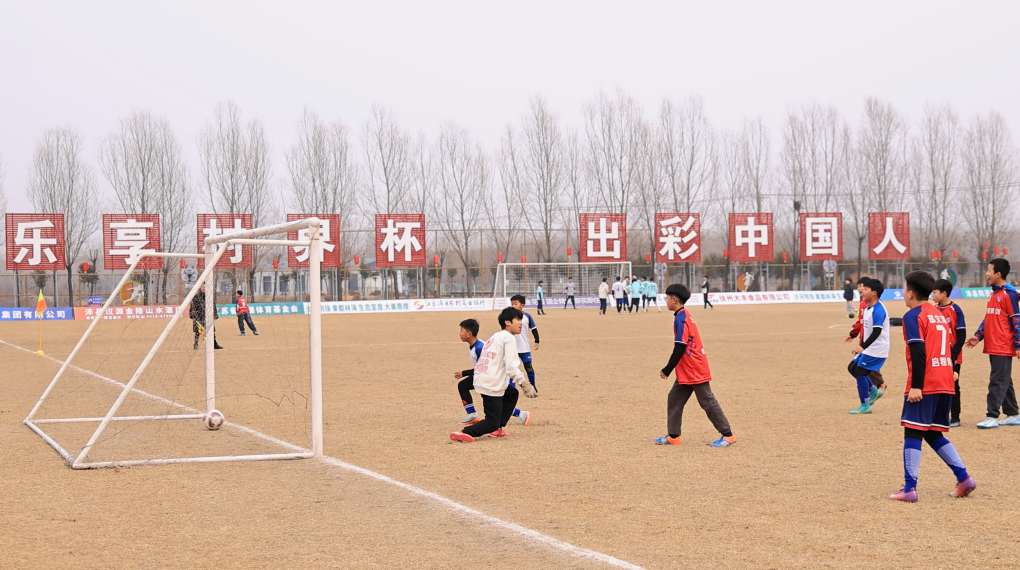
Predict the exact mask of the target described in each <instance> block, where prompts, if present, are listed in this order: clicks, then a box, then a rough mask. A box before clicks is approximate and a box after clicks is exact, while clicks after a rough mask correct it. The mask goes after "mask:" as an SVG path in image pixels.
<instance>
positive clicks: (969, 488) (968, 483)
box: [949, 477, 977, 499]
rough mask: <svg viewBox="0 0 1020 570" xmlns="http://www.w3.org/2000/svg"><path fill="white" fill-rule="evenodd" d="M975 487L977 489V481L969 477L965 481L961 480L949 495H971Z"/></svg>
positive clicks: (960, 496) (960, 497)
mask: <svg viewBox="0 0 1020 570" xmlns="http://www.w3.org/2000/svg"><path fill="white" fill-rule="evenodd" d="M974 489H977V483H975V482H974V478H973V477H967V478H966V479H964V480H963V481H960V482H959V483H957V484H956V488H955V489H953V491H952V492H951V493H949V496H951V497H956V498H958V499H962V498H963V497H966V496H967V495H970V494H971V493H972V492H973V491H974Z"/></svg>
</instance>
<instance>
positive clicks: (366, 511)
mask: <svg viewBox="0 0 1020 570" xmlns="http://www.w3.org/2000/svg"><path fill="white" fill-rule="evenodd" d="M887 306H888V307H889V308H890V312H891V313H892V315H894V316H899V315H901V314H902V313H903V312H905V311H906V308H905V307H904V306H903V305H902V303H900V302H888V303H887ZM961 306H962V307H963V309H964V311H965V313H966V314H967V317H968V323H969V325H970V330H969V331H968V332H973V330H974V328H975V327H976V325H977V323H978V321H979V317H980V316H981V315H982V314H983V312H984V302H983V301H963V302H962V303H961ZM529 312H531V313H532V314H534V311H533V310H530V309H529ZM548 312H549V315H548V316H544V317H543V316H536V319H537V320H538V325H539V331H540V333H541V339H542V343H541V348H540V349H539V350H537V351H535V352H534V363H535V369H536V371H537V384H538V387H539V391H540V394H541V396H540V397H539V398H537V399H534V400H532V399H527V398H523V397H522V398H521V400H520V403H519V406H520V407H522V408H524V409H528V410H530V411H531V412H533V414H534V419H533V421H532V423H531V425H529V426H527V427H525V426H521V425H520V424H518V423H516V422H515V421H512V422H511V424H510V425H509V426H508V431H509V432H510V434H511V435H510V437H507V438H502V439H490V438H481V439H480V440H479V441H477V442H476V443H473V444H462V443H455V442H451V441H450V440H449V437H448V436H449V433H450V432H451V431H454V430H456V429H458V427H457V423H456V422H457V421H458V420H459V419H460V418H461V417H463V415H464V410H463V408H462V407H461V405H460V400H459V398H458V396H457V390H456V381H455V380H454V379H453V377H452V374H453V372H454V371H456V370H462V369H465V368H468V367H469V365H470V361H469V359H468V353H467V346H466V345H465V344H464V343H462V342H459V341H458V338H457V331H458V322H459V321H460V320H462V319H464V318H468V317H474V318H477V319H478V320H479V321H480V322H481V324H482V332H481V334H480V336H481V337H482V338H483V339H485V338H488V336H489V335H491V334H492V333H493V332H494V331H495V330H496V329H497V328H498V325H497V324H496V316H497V313H496V312H484V313H475V314H471V313H420V314H384V315H343V316H327V317H324V318H323V319H322V327H323V345H324V357H323V368H324V372H323V383H324V407H325V453H326V455H327V456H329V458H331V459H329V460H324V461H318V460H298V461H272V462H258V463H218V464H186V465H170V466H151V467H134V468H126V469H101V470H91V471H74V470H72V469H69V468H68V467H66V466H65V465H64V463H63V461H62V460H61V459H60V458H59V456H57V454H56V453H54V451H53V449H52V448H51V447H50V446H48V445H47V444H46V443H45V442H43V441H42V440H41V439H40V438H39V437H38V436H37V435H36V434H34V433H32V432H31V431H30V430H29V429H28V428H27V427H26V426H25V425H24V424H23V423H22V419H24V417H25V416H26V415H27V413H28V411H29V410H30V409H31V407H32V406H33V405H34V404H35V402H36V400H37V399H38V397H39V395H40V394H41V393H42V391H43V389H44V388H45V386H46V385H47V383H48V382H49V381H50V379H51V378H52V377H53V375H54V373H55V372H56V370H57V368H58V367H59V361H62V360H63V359H64V358H66V356H67V354H68V353H69V352H70V350H71V348H72V347H73V345H74V343H75V342H76V341H77V340H78V338H79V337H80V335H81V333H82V332H83V331H84V329H85V327H86V325H87V323H85V322H82V321H71V322H53V323H46V325H45V326H46V330H45V339H46V347H45V348H46V351H47V356H45V357H40V356H36V355H35V354H34V350H35V348H36V347H35V343H36V342H37V340H36V335H37V330H36V329H35V327H33V326H28V325H5V326H4V327H3V328H2V329H0V341H2V342H0V362H2V363H3V373H2V378H3V383H2V384H3V388H4V396H3V398H2V400H0V434H2V439H3V442H4V445H3V450H4V451H3V460H2V461H0V477H2V479H3V481H4V482H5V487H6V489H5V492H4V499H5V500H4V507H3V509H0V534H2V536H3V539H2V544H3V547H2V548H0V568H19V567H45V568H49V567H62V566H66V567H83V568H98V567H102V568H171V567H184V566H190V565H195V566H204V567H221V568H280V567H284V566H289V567H296V568H481V567H496V566H498V567H506V568H514V569H523V568H611V567H614V565H615V566H617V567H632V566H627V564H629V565H634V566H640V567H644V568H691V567H698V568H721V567H738V568H740V567H747V568H752V567H753V568H809V567H810V568H816V567H839V568H844V567H845V568H852V567H868V568H897V569H898V568H944V567H950V568H976V567H981V568H1007V567H1015V565H1016V562H1017V559H1018V554H1017V553H1018V552H1020V533H1018V532H1017V530H1016V528H1015V525H1014V523H1013V519H1014V518H1015V515H1016V513H1017V512H1018V510H1020V475H1018V473H1020V470H1018V469H1017V468H1016V462H1017V457H1018V454H1020V428H1011V427H1001V428H999V429H996V430H988V431H979V430H977V429H975V427H974V424H975V423H976V422H977V421H979V420H980V419H982V417H983V416H984V407H985V388H986V385H987V380H988V368H989V367H988V361H987V359H986V358H985V357H984V356H983V355H981V354H980V352H979V350H980V349H975V350H966V351H965V352H964V365H963V374H962V380H961V384H962V390H963V422H964V423H963V427H962V428H958V429H954V430H952V431H951V432H950V434H949V438H950V439H951V440H952V441H953V443H954V444H955V446H956V448H957V449H958V450H959V452H960V455H961V457H962V458H963V460H964V462H965V463H966V465H967V468H968V470H969V471H970V473H971V474H972V475H973V476H974V478H975V479H976V480H977V483H978V488H977V490H976V491H975V493H974V494H973V495H972V496H971V497H969V498H967V499H952V498H950V497H949V496H948V493H949V491H950V490H951V489H952V488H953V486H954V484H955V479H954V477H953V475H952V472H951V471H950V470H949V469H948V468H947V467H946V466H945V465H944V464H943V463H942V461H941V460H940V459H939V458H938V456H937V455H936V454H935V453H934V452H932V451H931V449H930V448H928V447H927V446H926V447H925V449H924V452H923V453H924V456H923V460H922V464H921V473H920V481H919V485H918V493H919V495H920V501H919V502H918V503H916V504H906V503H899V502H894V501H890V500H888V499H887V497H888V495H889V494H891V493H893V492H895V491H896V490H898V489H899V488H900V486H901V485H902V483H903V480H902V475H903V468H902V440H903V430H902V428H900V427H899V415H900V408H901V403H902V393H903V389H904V385H905V382H906V366H905V363H904V358H903V354H904V346H903V339H902V329H900V328H895V329H893V334H892V339H893V340H892V344H893V348H892V352H891V354H890V358H889V363H888V364H887V366H886V368H885V369H884V370H883V373H884V375H885V378H886V380H887V381H888V382H889V385H890V390H889V392H887V394H886V396H885V397H884V398H882V399H881V400H879V401H878V402H877V403H876V404H875V406H874V410H875V413H874V414H872V415H870V416H851V415H848V414H847V411H848V410H850V409H852V408H854V407H856V406H857V403H858V402H857V399H856V388H855V384H854V380H853V378H851V377H850V376H849V375H848V373H847V371H846V365H847V362H849V360H850V347H849V345H846V344H844V343H843V338H844V337H845V336H846V333H847V331H848V330H849V327H850V325H851V323H852V321H850V320H849V319H847V318H846V314H845V313H844V312H843V306H842V304H827V305H766V306H749V307H720V308H717V309H716V310H715V311H708V312H703V311H702V310H701V308H700V307H692V311H691V313H692V315H693V317H694V318H695V320H696V322H697V323H698V325H699V327H700V329H701V333H702V337H703V340H704V342H705V345H706V348H707V352H708V357H709V361H710V363H711V367H712V372H713V378H714V380H713V383H712V386H713V390H714V391H715V394H716V396H717V397H718V399H719V401H720V403H721V405H722V407H723V410H724V411H725V412H726V414H727V416H728V417H729V420H730V423H731V424H732V426H733V431H734V434H735V435H736V436H737V437H738V438H739V442H738V443H737V444H736V445H735V446H733V447H730V448H722V449H714V448H710V447H709V446H708V443H709V442H711V441H712V440H714V439H715V438H717V437H718V434H716V433H715V432H714V431H713V429H712V426H711V424H710V423H709V421H708V419H707V418H706V417H705V414H704V413H703V412H702V411H701V409H700V408H699V407H698V405H697V402H696V400H694V399H693V398H692V400H691V401H690V402H689V403H688V405H687V409H686V413H685V414H684V432H683V441H684V443H683V445H682V446H680V447H672V446H657V445H654V444H653V443H652V438H654V437H657V436H661V435H663V434H664V433H665V417H666V412H665V408H666V394H667V392H668V391H669V389H670V386H671V382H672V380H662V379H660V378H659V377H658V370H659V369H660V368H662V367H663V365H664V364H665V363H666V362H667V360H668V359H669V354H670V351H671V350H672V336H671V332H672V331H671V319H670V317H671V315H670V314H669V313H668V312H667V311H665V310H664V311H663V312H662V313H656V312H655V311H654V309H653V311H652V312H649V313H640V314H638V315H628V314H624V315H622V316H618V315H617V314H616V313H615V312H611V313H610V314H608V315H606V316H605V317H599V316H598V315H597V311H596V310H594V309H588V310H576V311H575V310H566V311H564V310H562V309H556V308H553V309H548ZM276 318H279V319H287V318H294V319H297V318H299V317H276ZM122 323H123V322H120V321H110V322H108V323H107V322H104V323H102V324H103V325H104V326H110V327H118V326H125V325H123V324H122ZM256 324H258V320H256ZM218 326H219V327H220V330H221V334H220V342H221V343H222V344H223V345H224V346H225V347H226V350H222V351H218V352H217V353H216V356H217V359H218V360H217V370H218V373H220V372H219V371H224V372H223V373H224V374H228V373H229V372H227V371H230V370H234V371H239V370H244V371H245V373H246V374H250V375H251V377H252V382H255V383H257V382H258V381H259V378H260V377H261V376H262V375H269V374H272V373H273V365H272V361H273V360H272V358H279V357H286V355H279V354H278V353H279V352H280V351H279V350H274V349H273V346H272V342H273V338H272V337H271V336H270V335H262V336H259V337H252V336H248V337H245V338H238V337H236V336H234V335H235V334H236V332H234V329H233V326H232V323H231V322H230V321H229V320H227V321H226V322H224V321H223V320H221V321H220V322H219V323H218ZM270 355H271V356H272V358H270ZM298 357H299V358H305V359H307V353H305V354H300V355H298ZM256 359H257V360H256ZM253 362H259V363H266V364H252V363H253ZM227 419H228V421H230V420H231V416H229V415H228V418H227ZM195 423H196V429H201V428H200V427H197V424H198V422H197V420H196V421H195ZM202 433H203V435H212V436H217V435H220V434H223V433H226V432H216V433H208V434H207V433H206V432H202ZM296 443H299V444H305V443H304V442H296ZM351 466H357V467H360V468H363V469H365V470H370V471H371V472H373V473H375V474H380V475H383V476H385V477H388V478H390V479H389V480H384V479H382V478H379V477H374V476H371V475H369V474H366V473H364V472H359V471H357V470H354V469H352V468H351ZM396 482H400V483H403V484H406V485H411V486H414V487H415V488H416V489H408V488H407V487H404V486H400V485H397V484H395V483H396ZM417 489H421V490H424V491H428V492H431V493H434V494H436V495H438V496H440V497H442V498H445V499H447V500H448V501H442V500H439V499H438V498H437V497H435V496H427V495H425V494H423V493H422V492H420V491H418V490H417ZM454 503H456V504H454ZM458 505H459V506H463V507H468V508H469V509H473V511H472V510H466V509H463V508H460V507H459V506H458ZM478 513H482V514H484V515H487V516H488V517H489V518H484V517H482V516H480V515H479V514H478ZM497 519H498V520H497ZM513 525H519V527H523V529H530V530H531V531H534V532H533V533H527V532H523V529H521V528H519V527H516V526H513ZM569 545H573V546H575V547H578V548H580V549H587V550H589V551H592V552H591V553H588V552H582V551H578V550H572V549H570V548H569ZM594 553H601V554H603V555H606V557H604V558H599V557H597V556H593V554H594ZM922 553H923V554H924V557H923V558H921V557H920V554H922ZM584 554H588V556H583V555H584ZM609 557H612V558H609ZM620 561H625V563H623V562H620Z"/></svg>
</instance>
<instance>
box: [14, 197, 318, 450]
mask: <svg viewBox="0 0 1020 570" xmlns="http://www.w3.org/2000/svg"><path fill="white" fill-rule="evenodd" d="M319 227H320V220H319V219H318V218H314V217H312V218H306V219H303V220H298V221H293V222H287V223H284V224H277V225H273V226H266V227H261V228H255V229H251V230H242V231H237V232H231V233H228V234H222V235H219V236H215V237H210V238H208V239H206V240H205V246H204V248H203V252H202V253H200V254H196V253H142V254H140V255H139V256H138V257H137V258H136V259H135V260H134V262H133V263H132V264H131V266H130V267H129V268H128V270H127V271H126V272H125V274H124V276H123V277H122V278H121V280H120V282H119V283H118V284H117V286H116V287H115V289H114V290H113V291H112V292H111V294H110V296H109V298H108V299H107V300H106V301H105V302H104V304H103V306H102V307H101V308H99V309H98V310H97V311H96V314H95V315H94V317H93V318H92V322H90V323H89V326H88V327H87V328H86V330H85V332H84V333H83V334H82V336H81V338H80V339H79V340H78V342H77V343H76V344H75V346H74V348H73V349H72V350H71V353H70V354H69V355H68V357H67V358H66V359H65V360H64V362H63V363H62V364H61V366H60V368H59V370H58V371H57V373H56V375H55V376H54V377H53V379H52V380H51V381H50V383H49V384H48V385H47V387H46V389H45V390H44V391H43V394H42V396H41V397H40V398H39V400H38V401H37V402H36V404H35V406H34V407H33V408H32V410H31V411H30V412H29V414H28V416H27V417H26V418H25V420H24V423H25V424H26V425H27V426H28V427H29V428H30V429H32V431H34V432H36V433H37V434H38V435H39V436H40V437H42V439H43V440H44V441H46V443H48V444H50V445H51V446H52V447H53V448H54V449H55V450H56V451H57V453H58V454H60V456H61V457H63V458H64V460H65V461H66V462H67V464H68V465H69V466H71V467H72V468H74V469H89V468H98V467H114V466H131V465H143V464H149V465H154V464H170V463H186V462H217V461H246V460H247V461H257V460H270V459H298V458H310V457H321V456H322V453H323V418H322V336H321V312H320V294H321V290H320V287H321V283H320V265H321V261H320V255H321V246H322V244H321V240H320V237H319ZM304 228H308V230H309V237H308V239H307V240H287V239H259V238H263V237H266V236H273V235H277V234H287V233H288V232H294V231H297V230H300V229H304ZM242 245H259V246H285V247H295V246H300V247H307V248H309V269H308V271H309V281H310V283H309V297H310V298H309V303H308V311H307V329H308V330H307V332H308V336H307V342H308V368H307V370H308V373H307V376H308V377H307V384H306V385H305V388H303V390H305V391H307V398H306V399H307V401H308V403H309V404H310V408H311V414H310V415H311V417H310V426H308V427H307V429H299V430H298V432H302V431H304V432H307V434H308V435H309V436H310V437H309V440H308V441H306V442H305V445H307V447H304V446H299V445H293V443H291V442H288V441H286V440H281V439H278V438H275V437H272V436H268V435H265V434H262V433H261V432H258V431H256V430H254V429H251V428H248V427H245V426H243V425H241V424H237V425H236V426H235V425H233V424H230V423H227V424H225V427H228V428H229V427H235V428H236V430H237V431H238V432H240V433H243V434H248V435H252V434H256V435H258V436H260V437H261V439H263V440H265V441H266V442H268V443H270V444H273V445H276V446H277V447H279V446H282V447H284V448H285V449H287V452H258V453H226V454H205V455H203V454H201V452H199V453H198V454H197V455H194V456H178V457H174V456H164V457H148V458H141V459H120V458H118V459H113V460H109V461H102V460H96V459H93V458H92V457H90V456H91V455H92V454H93V452H94V451H95V449H96V446H97V445H99V444H101V443H105V442H106V441H112V440H114V439H115V437H116V436H115V435H109V434H108V432H109V431H110V430H111V427H110V426H111V425H114V424H117V425H118V426H119V425H150V426H151V425H152V424H153V423H155V424H157V425H156V427H155V428H149V430H148V432H147V433H146V435H145V436H137V435H136V436H135V441H140V442H141V443H142V444H144V443H147V442H152V441H154V440H155V439H156V438H157V436H162V437H163V438H164V439H167V438H168V436H167V434H168V433H169V432H170V431H171V430H168V429H166V428H165V427H164V426H165V425H166V424H165V422H168V421H173V420H194V419H201V418H203V417H204V416H205V414H206V413H207V412H209V411H211V410H213V409H215V407H216V386H217V383H216V352H215V344H216V340H215V338H216V337H215V333H216V325H215V320H216V316H217V315H216V307H215V292H214V291H213V290H212V289H214V284H215V278H214V276H215V270H216V268H217V265H218V263H219V262H220V259H221V258H222V257H223V255H224V253H225V252H226V251H227V250H228V248H229V247H230V246H242ZM150 257H157V258H171V259H172V258H181V259H187V258H193V259H197V258H202V259H203V260H204V261H205V269H204V271H203V272H202V274H201V276H200V277H199V279H198V280H197V281H196V282H195V283H194V285H193V286H192V287H191V289H190V290H189V291H188V293H187V295H186V296H185V297H184V299H182V300H181V303H180V305H179V306H175V307H174V308H173V314H172V316H171V317H170V319H169V321H168V322H167V323H166V325H165V326H164V327H163V328H162V331H161V332H160V333H159V336H158V337H157V338H156V339H155V341H154V342H153V343H152V345H151V346H150V347H149V348H148V350H147V351H146V352H145V356H144V358H143V359H142V360H141V362H140V363H139V364H138V365H137V367H136V368H134V369H133V372H130V376H128V372H129V371H130V370H131V369H130V368H121V369H120V370H119V371H118V372H119V373H120V374H119V377H118V374H109V373H107V372H106V369H112V368H115V366H114V365H113V364H111V363H110V362H111V359H113V362H114V363H116V362H117V357H116V355H115V354H114V352H115V351H114V348H116V347H115V346H111V345H110V344H109V343H104V339H103V336H102V335H100V333H99V332H98V331H99V330H100V328H101V327H102V326H103V325H102V323H104V322H106V317H107V316H109V315H111V313H110V311H112V310H113V305H114V303H115V301H116V300H117V299H119V298H120V297H119V295H118V293H119V292H120V291H121V290H122V288H123V287H124V286H125V285H126V284H128V282H129V280H130V278H131V276H132V274H133V273H134V271H135V269H136V267H137V266H138V265H139V263H141V262H142V261H143V260H145V259H147V258H150ZM207 283H209V284H213V287H210V288H209V289H210V290H209V291H208V292H206V293H202V292H201V288H202V286H203V285H205V284H207ZM196 295H206V297H205V298H206V299H209V301H210V302H205V303H204V306H205V315H204V321H205V327H204V329H202V327H200V326H199V324H198V322H197V320H196V322H195V324H194V325H192V326H188V325H186V324H184V323H182V320H183V319H184V315H185V312H186V311H188V310H189V307H190V305H191V303H192V301H193V300H194V299H195V297H196ZM167 310H168V311H169V310H170V308H169V307H168V308H167ZM118 312H119V311H118ZM135 322H137V321H135ZM127 323H128V324H124V325H122V326H123V327H129V326H131V325H130V323H131V321H127ZM292 325H293V323H288V326H292ZM107 328H115V326H114V325H108V327H107ZM150 328H151V327H150ZM153 330H154V329H153ZM200 330H204V335H205V343H204V348H205V357H204V370H201V369H196V370H191V371H189V365H190V362H191V360H193V357H189V356H187V355H188V354H192V350H181V346H183V347H184V348H185V349H187V348H192V349H194V350H195V351H197V348H198V346H199V344H198V343H199V338H200ZM104 332H105V331H104ZM282 332H283V333H286V332H287V331H286V330H282ZM192 334H193V335H194V346H193V347H189V346H188V344H190V340H191V337H192ZM97 336H98V337H99V338H98V339H97V338H96V337H97ZM110 336H111V338H114V339H115V340H120V339H123V338H124V336H125V335H124V334H122V335H121V337H120V338H117V337H116V331H113V333H112V334H111V335H110ZM129 338H132V337H130V335H129ZM280 338H284V339H287V338H288V337H287V335H286V334H281V335H280ZM168 339H172V340H171V341H169V342H168ZM85 347H89V348H91V349H92V350H91V352H90V353H89V354H86V353H85V352H88V351H85V352H83V350H84V349H85ZM129 360H130V359H129ZM128 366H133V364H129V365H128ZM202 377H204V386H192V385H189V384H188V382H189V379H192V380H194V379H198V378H202ZM143 379H144V380H148V381H149V383H151V384H153V385H156V384H157V381H158V383H160V384H159V387H162V388H163V390H157V391H152V390H149V389H147V387H146V386H140V385H139V383H140V382H141V381H143ZM62 385H66V386H64V389H63V392H62V393H61V394H57V393H56V391H57V390H58V389H59V388H60V387H61V386H62ZM274 389H277V388H274ZM189 390H190V391H191V393H192V396H191V398H192V399H191V400H190V401H187V402H183V401H181V400H180V399H179V398H177V397H176V396H182V395H183V394H186V393H188V392H189ZM199 391H201V392H204V394H201V395H199V394H200V392H199ZM292 391H293V390H292ZM284 392H286V391H284ZM114 394H115V395H116V398H113V399H111V397H112V396H113V395H114ZM238 394H241V392H238ZM299 395H301V396H302V397H303V394H299ZM244 396H252V395H251V394H244ZM235 397H236V398H240V397H241V396H239V395H235ZM256 397H257V398H262V399H266V397H265V396H262V395H256ZM285 397H286V398H290V399H291V400H293V399H294V398H295V396H294V395H293V394H287V395H285ZM107 399H109V400H110V401H109V403H108V404H104V403H103V402H104V401H106V400H107ZM283 399H284V397H281V398H280V402H281V403H282V402H283ZM53 400H60V401H59V402H52V401H53ZM128 400H130V401H131V402H132V405H131V406H126V405H125V402H126V401H128ZM270 400H271V401H272V399H271V398H270ZM77 402H87V403H88V404H90V405H91V406H92V408H93V409H94V410H95V409H103V410H105V413H102V412H100V413H102V415H101V416H100V415H98V414H85V415H80V414H77V413H75V412H78V411H79V410H78V409H77V408H76V407H75V406H76V405H77ZM273 403H274V404H276V402H273ZM276 405H277V407H282V406H280V404H276ZM42 410H46V412H47V413H46V414H40V412H41V411H42ZM132 410H142V413H131V412H132ZM119 412H124V413H119ZM40 415H42V417H40ZM96 423H98V426H97V427H96V428H95V430H94V431H91V434H90V435H89V436H88V440H87V442H86V443H85V444H84V445H83V446H82V447H81V448H80V450H78V451H73V450H75V449H76V448H77V446H74V447H70V449H71V451H69V450H68V448H67V446H63V445H61V444H60V443H58V439H59V437H54V435H53V434H51V433H48V431H47V430H52V429H54V428H55V427H62V426H69V425H72V424H73V425H76V426H88V425H93V424H96ZM195 425H198V422H196V424H195ZM42 426H47V427H46V429H43V427H42ZM83 429H84V430H85V431H84V432H82V433H90V432H89V430H91V428H83ZM113 431H117V430H113ZM184 433H185V434H186V435H187V432H184ZM153 434H158V435H153ZM170 437H172V436H170ZM104 438H105V440H104ZM124 439H127V437H125V438H124ZM164 447H165V448H167V449H170V448H172V449H174V450H175V451H178V450H180V448H181V447H184V448H186V449H190V448H191V446H189V445H186V444H182V445H164ZM221 447H222V446H221ZM248 447H251V446H248ZM142 449H143V450H144V447H142ZM72 451H73V452H72ZM164 455H166V454H164Z"/></svg>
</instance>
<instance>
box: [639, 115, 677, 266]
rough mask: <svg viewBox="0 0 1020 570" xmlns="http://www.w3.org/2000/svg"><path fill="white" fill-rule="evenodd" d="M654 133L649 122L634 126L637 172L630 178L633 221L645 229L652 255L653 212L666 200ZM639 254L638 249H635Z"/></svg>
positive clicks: (653, 253)
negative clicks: (635, 213)
mask: <svg viewBox="0 0 1020 570" xmlns="http://www.w3.org/2000/svg"><path fill="white" fill-rule="evenodd" d="M658 143H659V141H658V136H657V134H656V133H655V132H654V129H653V128H652V126H651V125H649V124H647V123H645V122H642V123H641V124H640V126H639V127H638V137H637V145H636V152H637V164H638V168H637V173H636V175H635V177H634V196H635V204H636V206H637V222H638V224H639V225H640V227H643V228H647V230H648V232H647V235H645V236H644V237H645V238H646V239H647V240H648V246H649V249H648V252H649V253H651V254H652V257H654V256H655V238H656V234H655V214H656V213H657V212H660V211H662V209H663V206H664V205H665V204H666V203H667V202H668V201H667V196H666V194H665V193H664V192H663V191H662V188H661V185H662V182H663V178H664V177H663V176H662V175H661V174H660V167H661V162H662V161H661V153H662V150H663V149H662V148H661V147H660V145H659V144H658ZM635 253H638V255H639V256H640V250H637V251H636V252H635ZM688 265H689V264H688Z"/></svg>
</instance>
